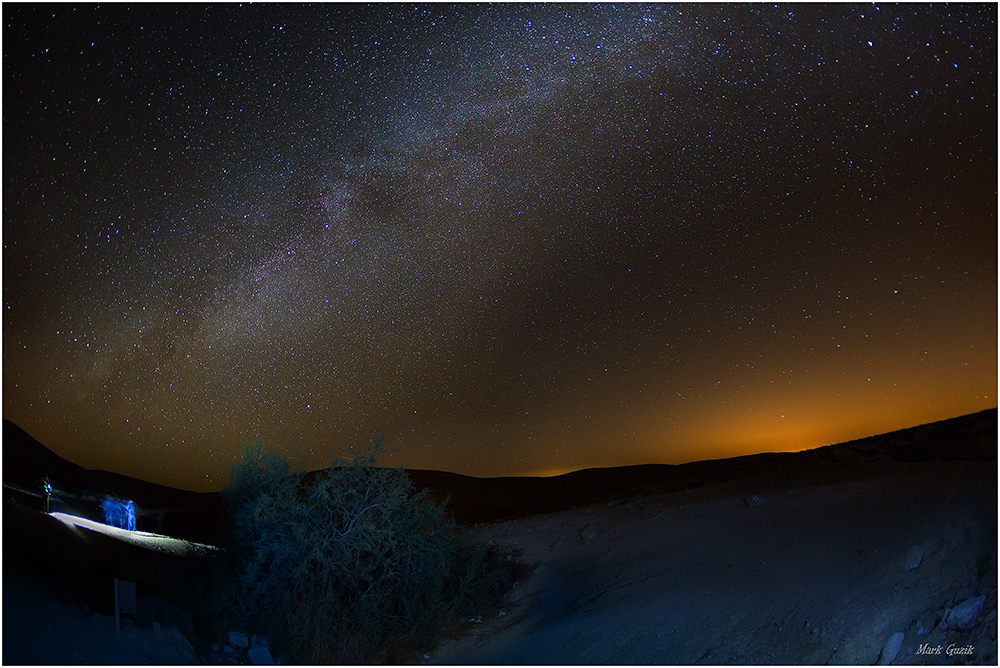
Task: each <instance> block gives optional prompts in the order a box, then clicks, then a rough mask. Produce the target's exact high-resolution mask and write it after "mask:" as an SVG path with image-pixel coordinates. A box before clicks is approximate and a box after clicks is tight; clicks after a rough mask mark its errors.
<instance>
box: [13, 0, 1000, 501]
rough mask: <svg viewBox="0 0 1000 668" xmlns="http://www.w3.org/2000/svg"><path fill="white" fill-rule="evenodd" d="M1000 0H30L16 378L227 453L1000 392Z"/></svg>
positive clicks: (574, 437)
mask: <svg viewBox="0 0 1000 668" xmlns="http://www.w3.org/2000/svg"><path fill="white" fill-rule="evenodd" d="M995 56H996V6H995V5H975V6H950V5H918V6H904V7H882V6H879V5H874V6H873V5H835V6H816V5H808V6H802V5H777V6H773V5H769V6H763V5H737V6H720V5H680V6H675V7H662V6H658V5H644V4H642V5H622V6H610V5H530V6H524V5H468V6H445V5H426V6H407V5H390V6H377V7H367V6H360V5H349V6H344V5H321V6H314V7H299V6H294V5H274V6H267V7H256V6H253V7H237V6H234V5H223V6H216V7H212V8H203V7H199V6H195V5H181V6H168V7H157V6H145V5H144V6H123V5H112V6H107V7H94V6H87V7H79V8H74V7H71V6H31V5H7V6H5V8H4V124H3V133H4V134H3V136H4V191H3V195H4V200H3V216H4V218H3V221H4V222H3V242H4V255H3V260H4V265H3V279H4V283H3V299H4V325H3V335H4V336H3V351H4V353H3V354H4V359H3V377H4V382H3V390H4V417H5V418H7V419H10V420H12V421H14V422H15V423H17V424H18V425H20V426H21V427H23V428H25V429H26V430H28V431H29V433H31V434H32V435H34V436H35V437H36V438H39V439H40V440H42V441H43V442H44V443H46V444H47V445H49V447H51V448H53V449H54V450H56V451H57V452H59V453H60V454H62V455H63V456H66V457H68V458H70V459H73V460H74V461H78V462H79V463H81V464H83V465H85V466H92V467H100V468H106V469H111V470H116V471H121V472H123V473H128V474H131V475H136V476H138V477H143V478H146V479H149V480H154V481H157V482H164V483H167V484H174V485H177V486H181V487H188V488H196V489H218V488H219V487H220V486H221V485H222V484H223V482H224V479H225V476H224V473H225V471H226V469H227V468H228V467H229V466H230V465H231V464H232V462H233V459H234V457H235V456H236V454H237V453H238V451H239V447H240V443H241V441H243V440H247V439H249V440H252V439H256V438H260V439H262V440H263V441H264V442H265V444H267V445H271V446H274V447H276V448H279V449H283V450H284V451H286V452H288V454H289V455H290V456H291V458H292V460H293V463H294V464H295V465H296V466H298V467H309V468H318V467H321V466H325V465H327V464H329V462H330V461H332V460H333V459H336V458H337V457H339V456H341V455H343V454H344V453H345V452H346V451H347V450H348V449H349V448H350V447H351V446H352V445H355V444H357V443H360V442H363V441H365V440H366V439H368V438H370V437H371V436H372V435H373V434H375V433H377V432H383V433H385V434H386V436H387V437H388V443H389V446H390V447H391V448H392V449H393V450H392V452H391V453H390V455H389V457H388V460H387V463H390V464H397V465H398V464H401V465H405V466H407V467H416V468H437V469H444V470H452V471H456V472H460V473H467V474H472V475H512V474H537V473H551V472H556V471H564V470H572V469H576V468H583V467H586V466H597V465H618V464H633V463H645V462H665V463H673V462H680V461H689V460H691V459H703V458H713V457H722V456H730V455H733V454H744V453H748V452H755V451H760V450H788V449H804V448H807V447H814V446H817V445H823V444H826V443H832V442H836V441H839V440H846V439H848V438H854V437H858V436H864V435H867V434H869V433H876V432H880V431H887V430H890V429H893V428H899V427H906V426H910V425H911V424H916V423H919V422H926V421H930V420H934V419H940V418H945V417H951V416H953V415H957V414H960V413H966V412H972V411H974V410H979V409H982V408H986V407H991V406H995V405H996V373H997V364H996V356H997V345H996V343H997V341H996V323H997V310H996V308H997V306H996V305H997V291H996V288H997V281H996V255H995V249H996V230H997V218H996V201H997V198H996V182H997V166H996V156H997V151H996V114H997V112H996V90H997V86H996V83H997V82H996V58H995Z"/></svg>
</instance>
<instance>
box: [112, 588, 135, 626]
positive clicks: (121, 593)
mask: <svg viewBox="0 0 1000 668" xmlns="http://www.w3.org/2000/svg"><path fill="white" fill-rule="evenodd" d="M134 614H135V583H134V582H129V581H128V580H119V579H118V578H115V629H117V630H118V632H119V633H121V630H122V621H121V616H122V615H134Z"/></svg>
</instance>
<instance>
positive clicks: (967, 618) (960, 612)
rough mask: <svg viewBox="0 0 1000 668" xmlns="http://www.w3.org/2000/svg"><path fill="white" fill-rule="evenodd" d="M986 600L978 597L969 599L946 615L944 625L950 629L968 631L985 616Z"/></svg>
mask: <svg viewBox="0 0 1000 668" xmlns="http://www.w3.org/2000/svg"><path fill="white" fill-rule="evenodd" d="M985 602H986V598H985V597H983V596H976V597H974V598H969V599H966V600H964V601H962V602H961V603H959V604H958V605H956V606H955V607H954V608H952V609H951V610H949V611H948V612H946V613H945V614H944V620H943V624H944V626H945V628H949V629H967V628H969V627H971V626H973V625H974V624H975V623H976V620H978V619H979V616H980V615H982V614H983V604H984V603H985Z"/></svg>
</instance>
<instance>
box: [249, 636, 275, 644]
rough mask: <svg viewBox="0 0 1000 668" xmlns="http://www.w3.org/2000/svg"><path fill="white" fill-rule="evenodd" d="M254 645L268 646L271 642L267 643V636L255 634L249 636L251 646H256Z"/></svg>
mask: <svg viewBox="0 0 1000 668" xmlns="http://www.w3.org/2000/svg"><path fill="white" fill-rule="evenodd" d="M256 645H260V646H262V647H270V646H271V643H269V642H268V641H267V638H264V637H263V636H256V635H255V636H251V637H250V646H251V647H253V646H256Z"/></svg>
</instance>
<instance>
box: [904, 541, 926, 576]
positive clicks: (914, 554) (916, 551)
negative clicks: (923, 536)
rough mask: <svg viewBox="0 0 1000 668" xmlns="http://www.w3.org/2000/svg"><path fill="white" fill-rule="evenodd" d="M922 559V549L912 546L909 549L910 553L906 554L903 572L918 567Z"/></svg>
mask: <svg viewBox="0 0 1000 668" xmlns="http://www.w3.org/2000/svg"><path fill="white" fill-rule="evenodd" d="M923 558H924V548H922V547H920V546H919V545H914V546H913V547H911V548H910V551H909V552H907V553H906V566H905V567H904V568H903V572H904V573H905V572H907V571H912V570H913V569H914V568H916V567H917V566H919V565H920V561H921V560H922V559H923Z"/></svg>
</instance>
